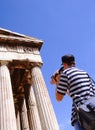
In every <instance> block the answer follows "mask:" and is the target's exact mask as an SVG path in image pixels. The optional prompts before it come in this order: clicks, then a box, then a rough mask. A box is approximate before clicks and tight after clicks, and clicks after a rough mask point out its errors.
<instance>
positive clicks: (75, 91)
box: [57, 67, 95, 125]
mask: <svg viewBox="0 0 95 130" xmlns="http://www.w3.org/2000/svg"><path fill="white" fill-rule="evenodd" d="M67 90H69V92H70V97H71V98H72V100H73V103H75V104H76V105H77V106H79V105H80V104H81V103H82V102H84V101H85V100H87V98H89V97H90V96H93V95H95V84H94V83H93V81H92V80H91V78H90V77H89V75H88V73H87V72H85V71H83V70H80V69H78V68H76V67H71V68H68V69H65V70H64V71H63V73H62V74H61V75H60V81H59V85H58V87H57V92H58V93H60V94H62V95H65V94H66V92H67ZM76 121H77V114H76V111H75V106H74V104H72V116H71V123H72V125H73V124H74V122H76Z"/></svg>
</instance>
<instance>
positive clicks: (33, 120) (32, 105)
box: [25, 86, 42, 130]
mask: <svg viewBox="0 0 95 130" xmlns="http://www.w3.org/2000/svg"><path fill="white" fill-rule="evenodd" d="M25 97H26V103H27V109H28V118H29V126H30V130H42V128H41V123H40V118H39V114H38V109H37V104H36V100H35V96H34V92H33V89H32V86H30V87H29V86H28V87H27V86H25Z"/></svg>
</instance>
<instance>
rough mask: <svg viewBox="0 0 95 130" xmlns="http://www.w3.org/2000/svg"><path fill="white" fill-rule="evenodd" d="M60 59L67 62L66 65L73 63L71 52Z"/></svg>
mask: <svg viewBox="0 0 95 130" xmlns="http://www.w3.org/2000/svg"><path fill="white" fill-rule="evenodd" d="M61 60H62V63H67V64H68V65H72V64H75V57H74V56H73V55H72V54H68V55H64V56H62V58H61Z"/></svg>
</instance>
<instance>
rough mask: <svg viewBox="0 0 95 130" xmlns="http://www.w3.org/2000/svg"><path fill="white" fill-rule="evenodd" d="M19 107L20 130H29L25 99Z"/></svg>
mask: <svg viewBox="0 0 95 130" xmlns="http://www.w3.org/2000/svg"><path fill="white" fill-rule="evenodd" d="M19 107H20V119H21V127H22V129H21V130H29V123H28V116H27V108H26V102H25V99H24V100H23V101H22V105H21V106H19Z"/></svg>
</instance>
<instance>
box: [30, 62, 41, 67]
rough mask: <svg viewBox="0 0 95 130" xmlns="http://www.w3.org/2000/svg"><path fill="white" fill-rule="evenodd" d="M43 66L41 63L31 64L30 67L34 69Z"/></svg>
mask: <svg viewBox="0 0 95 130" xmlns="http://www.w3.org/2000/svg"><path fill="white" fill-rule="evenodd" d="M42 65H43V63H40V62H31V67H32V68H34V67H39V68H41V67H42Z"/></svg>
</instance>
